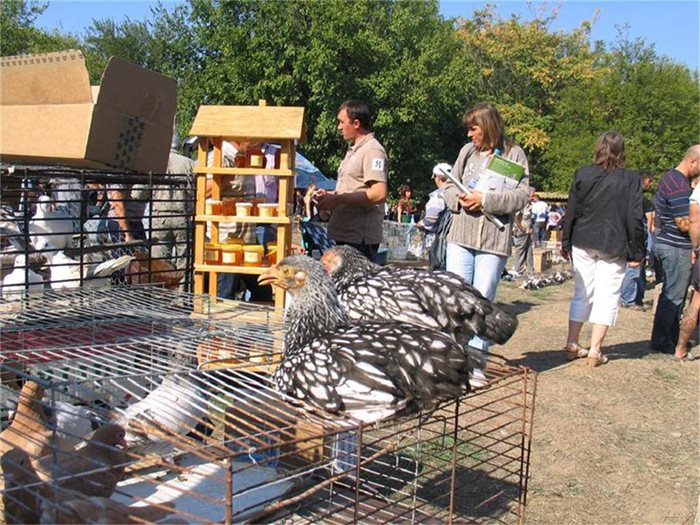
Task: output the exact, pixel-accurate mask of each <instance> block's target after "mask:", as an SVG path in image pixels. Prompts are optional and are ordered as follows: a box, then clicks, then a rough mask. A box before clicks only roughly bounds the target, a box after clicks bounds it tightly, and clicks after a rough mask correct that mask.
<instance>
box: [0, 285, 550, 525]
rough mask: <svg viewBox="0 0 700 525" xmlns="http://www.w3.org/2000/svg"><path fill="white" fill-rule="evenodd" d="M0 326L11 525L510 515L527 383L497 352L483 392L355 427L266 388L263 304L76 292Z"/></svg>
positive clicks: (518, 509) (141, 289)
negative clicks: (113, 433) (112, 435)
mask: <svg viewBox="0 0 700 525" xmlns="http://www.w3.org/2000/svg"><path fill="white" fill-rule="evenodd" d="M117 312H118V314H115V313H117ZM0 330H1V334H2V336H1V337H0V344H1V347H0V352H1V354H0V355H2V359H3V361H2V386H1V387H0V393H1V394H2V396H0V400H1V401H2V404H3V406H5V407H6V406H8V405H12V407H17V408H16V410H15V409H14V408H13V410H15V414H16V415H15V416H14V418H13V419H12V423H11V424H10V426H9V427H7V429H5V430H4V431H3V433H2V434H0V447H2V448H3V452H4V455H3V458H4V459H3V462H2V463H3V464H2V475H1V476H0V481H2V483H3V485H4V491H3V495H2V504H3V512H4V515H5V519H6V521H7V522H8V523H10V522H11V523H18V522H24V523H26V522H31V521H27V520H31V519H38V518H42V519H44V520H45V521H50V522H59V523H81V522H95V521H97V518H96V517H95V516H98V515H99V516H100V518H99V519H102V520H104V521H103V522H106V523H110V522H112V523H116V522H127V521H129V520H134V521H133V522H136V521H138V520H141V521H146V522H152V521H157V520H159V519H163V520H164V522H167V521H168V520H180V521H185V522H187V523H211V522H225V523H233V522H245V521H251V520H255V521H263V522H270V521H287V522H289V523H311V522H324V523H326V522H332V523H348V522H362V523H367V522H382V523H385V522H392V523H399V522H401V523H403V522H409V523H413V522H431V523H435V522H472V521H489V522H493V521H496V522H502V523H509V522H516V521H522V519H523V517H524V508H525V503H526V502H525V495H526V488H527V477H528V472H527V469H528V465H529V451H530V436H531V432H532V415H533V410H534V396H535V385H536V380H535V376H534V374H533V373H532V372H530V371H529V370H527V369H524V368H516V367H511V366H509V365H508V364H507V363H505V362H503V361H502V360H499V359H497V358H492V359H491V361H490V362H489V366H488V367H487V369H486V370H487V377H488V378H489V383H488V384H487V387H486V388H482V389H480V390H477V391H476V392H474V393H471V394H469V395H465V396H463V397H461V398H459V399H455V400H453V401H451V402H449V403H446V404H444V405H442V406H441V407H439V409H437V410H435V411H434V412H432V413H425V414H416V415H415V416H412V417H409V418H405V419H401V420H396V421H387V422H382V423H378V424H374V425H369V426H365V425H362V424H361V423H359V422H357V421H353V420H350V419H348V418H343V417H339V416H331V415H329V414H325V413H321V412H318V411H316V410H313V409H311V408H309V407H308V406H306V405H304V404H302V403H300V402H299V401H297V400H294V399H290V398H287V397H286V396H284V395H282V394H280V393H279V392H278V391H277V389H276V388H275V386H274V383H273V380H272V376H271V374H270V372H271V371H272V370H273V369H274V366H275V363H276V362H278V360H279V359H280V352H281V348H282V346H281V345H282V334H283V330H284V321H283V318H282V315H281V313H280V312H279V311H277V310H274V309H271V308H269V307H263V306H258V305H252V304H249V303H234V302H231V301H223V300H219V299H215V298H210V297H208V296H197V295H191V294H187V293H184V292H178V291H169V290H164V289H161V288H157V287H152V286H137V287H133V286H132V287H124V286H121V287H112V288H110V289H107V290H94V289H90V288H83V289H76V290H70V291H59V292H46V293H45V294H43V295H42V296H41V297H39V298H35V297H32V298H30V299H29V300H26V301H18V302H12V303H8V304H4V305H2V308H0ZM22 383H24V384H23V386H20V385H22ZM28 385H29V386H28ZM32 385H34V387H35V388H37V389H38V390H39V391H40V393H39V394H37V393H36V392H33V391H32V389H31V388H30V387H32ZM20 388H21V389H22V390H21V392H20V390H19V389H20ZM32 396H33V397H32ZM23 399H24V400H25V401H24V402H23V401H22V400H23ZM27 401H29V403H27ZM32 404H33V406H35V408H36V407H40V408H39V409H36V410H34V411H32V410H31V406H32ZM27 406H29V407H30V410H29V412H27ZM22 407H24V409H23V408H22ZM27 413H28V414H29V416H27ZM18 418H19V423H17V421H18ZM109 424H117V425H119V427H118V428H121V429H123V433H122V434H117V438H116V439H114V440H113V441H109V440H103V439H102V438H99V439H98V438H97V437H96V436H97V433H98V432H103V433H105V432H109V427H110V425H109ZM13 428H14V431H11V432H9V434H8V429H13ZM93 429H96V430H94V434H92V438H91V439H90V438H89V437H88V436H90V435H91V434H90V433H91V432H93ZM105 429H106V430H105ZM117 432H118V431H117ZM121 437H123V441H124V444H125V445H126V447H124V445H123V444H122V442H121V441H122V440H121V439H120V438H121ZM86 439H89V441H88V442H87V443H88V444H87V445H85V446H84V447H82V448H79V445H77V444H78V443H82V442H84V441H85V440H86ZM95 441H97V442H98V443H99V445H100V446H99V447H98V446H96V445H95ZM17 449H20V452H19V453H18V452H16V450H17ZM96 449H97V450H98V451H99V453H98V452H95V450H96ZM22 450H25V452H26V453H27V455H28V456H29V457H28V458H26V456H24V457H23V456H22ZM86 451H88V452H86ZM89 451H93V452H89ZM36 456H43V459H41V460H40V461H37V457H36ZM86 456H87V458H88V459H87V460H86ZM105 458H108V459H105ZM86 461H88V462H87V463H86ZM76 465H78V466H76ZM42 514H43V517H42ZM86 516H88V517H86ZM81 520H86V521H81ZM110 520H112V521H110ZM120 520H121V521H120Z"/></svg>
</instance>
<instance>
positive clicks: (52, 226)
mask: <svg viewBox="0 0 700 525" xmlns="http://www.w3.org/2000/svg"><path fill="white" fill-rule="evenodd" d="M29 234H30V236H31V237H30V238H31V241H32V244H33V245H34V246H38V245H39V244H42V243H43V242H50V243H51V244H53V245H54V246H55V247H56V249H58V250H64V249H65V248H67V247H69V246H70V244H71V242H72V240H73V218H72V217H71V216H70V215H68V214H67V213H66V212H65V211H58V210H56V209H55V203H54V202H53V201H52V200H51V197H48V196H47V195H41V196H40V197H39V200H38V202H37V205H36V212H35V213H34V216H33V217H32V220H31V221H30V222H29Z"/></svg>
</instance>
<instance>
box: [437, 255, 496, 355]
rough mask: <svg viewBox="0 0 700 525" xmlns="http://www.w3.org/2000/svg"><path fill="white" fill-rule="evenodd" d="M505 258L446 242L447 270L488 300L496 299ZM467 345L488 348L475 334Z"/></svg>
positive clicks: (482, 348)
mask: <svg viewBox="0 0 700 525" xmlns="http://www.w3.org/2000/svg"><path fill="white" fill-rule="evenodd" d="M507 260H508V258H507V257H506V256H504V255H494V254H493V253H486V252H481V251H479V250H472V249H470V248H464V247H463V246H460V245H459V244H454V243H451V242H449V243H447V251H446V262H447V264H446V266H447V268H446V269H447V271H448V272H453V273H456V274H457V275H459V276H460V277H462V278H463V279H464V280H465V281H467V282H468V283H469V284H471V285H472V286H474V288H476V289H477V290H479V291H480V292H481V294H482V295H483V296H484V297H486V298H487V299H489V300H490V301H493V300H494V299H496V288H498V282H499V281H500V280H501V274H502V273H503V269H504V268H505V266H506V261H507ZM469 346H471V347H474V348H477V349H479V350H481V351H482V352H488V350H489V343H488V341H485V340H483V339H481V338H480V337H476V336H474V337H473V338H472V339H471V340H470V341H469Z"/></svg>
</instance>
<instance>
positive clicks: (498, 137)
mask: <svg viewBox="0 0 700 525" xmlns="http://www.w3.org/2000/svg"><path fill="white" fill-rule="evenodd" d="M462 122H464V125H465V126H467V128H469V127H471V126H479V127H480V128H481V131H482V132H483V133H484V140H483V143H482V146H481V147H482V149H483V150H493V149H496V148H498V149H500V150H501V151H502V152H503V153H507V152H508V150H510V148H511V147H512V146H513V142H512V141H510V140H508V139H507V138H506V136H505V129H506V128H505V124H504V123H503V119H502V118H501V114H500V113H499V112H498V110H497V109H496V107H495V106H492V105H491V104H487V103H485V102H480V103H478V104H476V105H475V106H474V107H473V108H471V109H470V110H469V111H467V112H466V113H465V114H464V116H463V117H462Z"/></svg>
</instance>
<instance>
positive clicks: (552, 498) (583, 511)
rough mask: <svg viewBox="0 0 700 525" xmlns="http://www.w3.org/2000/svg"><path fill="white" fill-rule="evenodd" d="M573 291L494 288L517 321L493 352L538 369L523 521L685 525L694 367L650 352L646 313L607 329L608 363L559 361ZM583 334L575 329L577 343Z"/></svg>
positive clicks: (694, 432) (692, 505)
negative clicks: (510, 335)
mask: <svg viewBox="0 0 700 525" xmlns="http://www.w3.org/2000/svg"><path fill="white" fill-rule="evenodd" d="M572 289H573V284H572V281H567V282H566V283H564V284H563V285H560V286H551V287H548V288H543V289H540V290H535V291H527V290H520V289H518V288H517V285H516V283H507V282H504V283H501V286H500V287H499V293H498V301H499V302H501V303H502V304H503V305H504V306H505V307H506V308H507V309H508V310H510V311H512V312H514V313H517V314H518V317H519V320H520V325H519V328H518V330H517V332H516V334H515V335H514V337H513V338H512V339H511V340H510V341H509V342H508V343H507V344H506V345H504V346H501V347H494V348H493V351H494V352H496V353H500V354H502V355H503V356H505V357H507V358H508V359H510V360H511V361H512V362H514V363H519V364H523V365H526V366H529V367H530V368H532V369H534V370H536V371H537V372H539V379H538V390H537V400H536V409H535V423H534V431H533V442H532V456H531V467H530V473H531V479H530V483H529V496H528V508H527V512H526V519H527V522H528V523H531V524H562V523H568V524H576V523H585V524H591V523H600V524H627V523H654V524H657V523H658V524H692V523H693V522H694V521H695V519H696V517H695V515H696V511H697V509H698V494H699V487H698V479H699V478H698V473H699V467H700V460H699V450H700V448H699V446H698V443H699V439H698V436H699V433H698V425H699V423H698V422H699V418H698V415H699V413H700V412H699V396H698V385H699V383H698V378H699V376H700V362H699V361H696V362H693V363H682V362H678V361H676V360H674V359H673V358H672V357H671V356H667V355H660V354H656V353H653V352H651V350H650V347H649V343H648V341H649V336H650V333H651V323H652V314H651V311H647V312H638V311H630V310H622V311H621V312H620V315H619V318H618V322H617V326H615V327H613V328H612V329H611V330H610V331H609V333H608V337H607V339H606V346H605V348H604V351H605V352H606V353H607V355H608V356H609V357H610V362H609V363H608V364H606V365H605V366H602V367H598V368H595V369H593V368H589V367H587V366H586V364H585V362H584V360H579V361H576V362H572V363H570V362H568V361H566V359H565V358H564V356H563V353H562V352H561V348H562V347H563V344H564V341H565V338H566V325H567V319H568V304H569V299H570V297H571V293H572ZM647 293H648V297H649V298H650V297H651V292H647ZM589 336H590V332H589V331H586V329H584V333H583V338H582V341H581V342H582V344H584V346H585V345H586V344H587V342H588V338H589ZM695 523H698V521H695Z"/></svg>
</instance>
